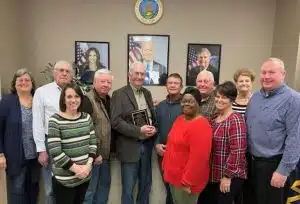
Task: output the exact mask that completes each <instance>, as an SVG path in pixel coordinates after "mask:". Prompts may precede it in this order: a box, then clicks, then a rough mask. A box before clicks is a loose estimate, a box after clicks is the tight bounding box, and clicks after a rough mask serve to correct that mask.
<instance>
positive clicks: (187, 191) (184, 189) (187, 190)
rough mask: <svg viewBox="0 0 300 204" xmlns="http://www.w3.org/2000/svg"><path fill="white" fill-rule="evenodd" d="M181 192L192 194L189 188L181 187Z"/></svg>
mask: <svg viewBox="0 0 300 204" xmlns="http://www.w3.org/2000/svg"><path fill="white" fill-rule="evenodd" d="M182 190H183V191H185V192H186V193H187V194H191V193H192V191H191V188H190V187H188V186H182Z"/></svg>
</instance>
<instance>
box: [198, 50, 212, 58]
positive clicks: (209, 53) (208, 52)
mask: <svg viewBox="0 0 300 204" xmlns="http://www.w3.org/2000/svg"><path fill="white" fill-rule="evenodd" d="M202 52H206V53H207V54H208V55H209V56H211V52H210V51H209V49H207V48H201V49H200V51H199V52H198V56H199V55H200V54H201V53H202Z"/></svg>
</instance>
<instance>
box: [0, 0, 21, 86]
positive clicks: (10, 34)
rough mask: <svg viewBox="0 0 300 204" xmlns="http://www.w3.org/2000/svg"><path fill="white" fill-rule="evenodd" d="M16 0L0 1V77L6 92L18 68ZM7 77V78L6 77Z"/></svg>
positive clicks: (18, 34) (18, 31)
mask: <svg viewBox="0 0 300 204" xmlns="http://www.w3.org/2000/svg"><path fill="white" fill-rule="evenodd" d="M19 12H20V6H19V5H18V0H1V1H0V25H1V30H0V56H1V57H0V59H1V65H0V76H1V85H2V87H4V88H5V89H6V90H7V88H8V87H9V85H10V82H11V81H10V80H11V79H12V75H13V73H14V71H15V70H16V69H17V68H18V67H20V65H21V64H20V57H19V56H20V55H21V51H20V50H21V35H20V31H21V29H20V15H19ZM6 76H9V77H6Z"/></svg>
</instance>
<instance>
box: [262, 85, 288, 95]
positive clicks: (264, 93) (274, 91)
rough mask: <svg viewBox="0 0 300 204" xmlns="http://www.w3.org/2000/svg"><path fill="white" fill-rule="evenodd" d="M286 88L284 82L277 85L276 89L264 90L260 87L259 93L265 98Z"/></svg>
mask: <svg viewBox="0 0 300 204" xmlns="http://www.w3.org/2000/svg"><path fill="white" fill-rule="evenodd" d="M285 88H286V85H285V84H282V85H281V86H280V87H278V88H277V89H274V90H272V91H264V90H263V89H262V88H261V89H260V93H261V95H262V96H263V97H265V98H269V97H272V96H274V95H276V94H279V93H281V92H282V91H283V90H284V89H285Z"/></svg>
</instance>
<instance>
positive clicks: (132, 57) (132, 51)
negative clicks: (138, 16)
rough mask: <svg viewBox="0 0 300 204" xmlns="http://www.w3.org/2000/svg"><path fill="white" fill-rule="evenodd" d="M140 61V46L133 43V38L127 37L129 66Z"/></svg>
mask: <svg viewBox="0 0 300 204" xmlns="http://www.w3.org/2000/svg"><path fill="white" fill-rule="evenodd" d="M136 61H142V53H141V45H140V44H139V43H137V42H136V41H134V39H133V36H130V37H129V66H130V65H131V64H132V63H134V62H136Z"/></svg>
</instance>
